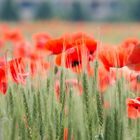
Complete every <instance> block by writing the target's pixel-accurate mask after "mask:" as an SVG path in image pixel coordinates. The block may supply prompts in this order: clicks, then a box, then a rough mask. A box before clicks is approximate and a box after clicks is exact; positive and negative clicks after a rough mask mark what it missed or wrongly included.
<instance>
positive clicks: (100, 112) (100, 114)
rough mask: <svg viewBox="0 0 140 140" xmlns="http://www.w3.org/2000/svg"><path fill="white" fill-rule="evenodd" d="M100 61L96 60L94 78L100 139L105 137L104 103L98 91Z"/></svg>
mask: <svg viewBox="0 0 140 140" xmlns="http://www.w3.org/2000/svg"><path fill="white" fill-rule="evenodd" d="M98 66H99V64H98V61H97V60H96V61H95V63H94V78H93V93H95V97H96V105H97V115H98V121H99V140H101V139H103V138H102V137H103V136H102V131H103V130H102V129H103V122H104V114H103V103H102V98H101V95H100V92H99V91H98Z"/></svg>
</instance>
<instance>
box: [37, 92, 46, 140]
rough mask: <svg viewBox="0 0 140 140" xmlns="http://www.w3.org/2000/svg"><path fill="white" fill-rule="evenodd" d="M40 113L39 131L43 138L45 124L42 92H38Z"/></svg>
mask: <svg viewBox="0 0 140 140" xmlns="http://www.w3.org/2000/svg"><path fill="white" fill-rule="evenodd" d="M37 99H38V115H39V132H40V137H41V140H43V137H44V125H43V119H42V109H41V96H40V92H38V98H37Z"/></svg>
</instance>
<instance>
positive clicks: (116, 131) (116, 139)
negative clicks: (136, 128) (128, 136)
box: [113, 109, 119, 140]
mask: <svg viewBox="0 0 140 140" xmlns="http://www.w3.org/2000/svg"><path fill="white" fill-rule="evenodd" d="M118 115H119V114H118V111H117V109H115V110H114V113H113V116H114V140H119V117H118Z"/></svg>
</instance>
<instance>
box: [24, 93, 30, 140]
mask: <svg viewBox="0 0 140 140" xmlns="http://www.w3.org/2000/svg"><path fill="white" fill-rule="evenodd" d="M22 95H23V104H24V109H25V114H26V119H27V125H28V127H27V131H28V138H29V139H30V140H31V139H32V127H31V118H30V112H29V107H28V103H27V99H26V96H25V93H24V91H23V94H22Z"/></svg>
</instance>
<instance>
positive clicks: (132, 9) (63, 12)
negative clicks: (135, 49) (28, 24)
mask: <svg viewBox="0 0 140 140" xmlns="http://www.w3.org/2000/svg"><path fill="white" fill-rule="evenodd" d="M139 8H140V0H0V20H1V21H15V20H16V21H18V20H31V21H33V20H46V19H47V20H48V19H62V20H68V21H100V22H102V21H103V22H105V21H109V22H115V21H123V22H125V21H127V22H128V21H139V20H140V12H139Z"/></svg>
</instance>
